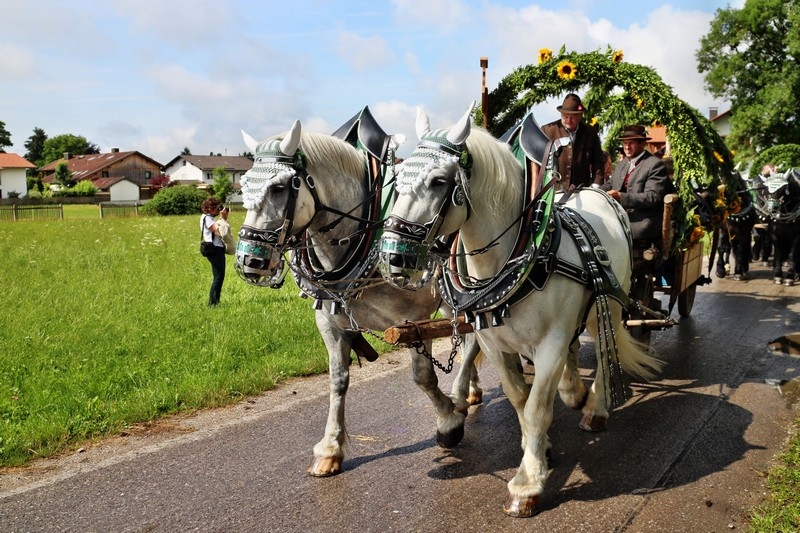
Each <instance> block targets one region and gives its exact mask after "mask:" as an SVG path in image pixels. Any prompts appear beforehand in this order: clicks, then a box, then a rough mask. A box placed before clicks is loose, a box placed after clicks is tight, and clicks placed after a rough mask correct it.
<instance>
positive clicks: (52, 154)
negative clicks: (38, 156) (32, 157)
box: [42, 133, 98, 165]
mask: <svg viewBox="0 0 800 533" xmlns="http://www.w3.org/2000/svg"><path fill="white" fill-rule="evenodd" d="M93 150H94V151H93ZM65 153H70V154H72V155H84V154H96V153H98V152H97V146H96V145H94V144H92V143H90V142H89V141H87V140H86V137H83V136H81V135H73V134H71V133H66V134H64V135H56V136H55V137H51V138H49V139H47V140H46V141H45V142H44V151H43V153H42V157H43V159H44V164H45V165H47V164H49V163H52V162H53V161H56V160H58V159H61V158H62V157H63V156H64V154H65Z"/></svg>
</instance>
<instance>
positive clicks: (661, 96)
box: [487, 47, 735, 246]
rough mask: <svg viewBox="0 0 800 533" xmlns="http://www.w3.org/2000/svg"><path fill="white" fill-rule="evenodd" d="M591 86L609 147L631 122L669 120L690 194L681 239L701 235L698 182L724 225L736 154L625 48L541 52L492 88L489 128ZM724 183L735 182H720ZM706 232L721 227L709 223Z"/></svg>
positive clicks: (597, 121) (592, 109)
mask: <svg viewBox="0 0 800 533" xmlns="http://www.w3.org/2000/svg"><path fill="white" fill-rule="evenodd" d="M581 89H586V94H585V96H584V97H583V98H582V99H583V103H584V105H585V106H586V108H587V112H586V114H585V118H586V120H587V121H588V122H589V124H590V125H592V126H594V127H595V128H597V129H598V130H600V131H603V130H605V132H606V139H607V141H606V145H607V147H610V146H614V145H616V144H617V141H616V140H615V138H616V137H617V136H618V133H619V132H620V130H621V129H622V128H623V127H624V126H625V125H627V124H644V125H657V126H661V125H663V126H665V127H666V131H667V139H668V141H669V146H670V155H671V156H672V157H673V160H674V165H675V167H674V168H675V177H676V186H677V189H678V194H679V196H680V197H681V199H682V200H683V201H682V202H681V207H680V208H679V212H678V213H676V215H675V216H676V217H677V218H678V220H680V221H681V228H680V230H679V235H680V236H679V238H678V239H676V245H678V246H680V245H683V244H685V242H686V241H685V239H686V238H689V237H691V236H694V237H691V238H692V239H693V240H694V239H696V238H697V236H698V235H702V232H697V231H694V228H696V227H697V225H698V222H697V217H695V216H694V211H693V209H694V208H693V207H692V206H694V205H695V197H694V194H693V188H694V187H695V186H697V185H699V186H702V187H704V188H708V190H709V192H710V196H711V197H712V198H711V201H712V202H714V205H715V206H717V208H718V209H719V210H720V211H722V212H723V213H719V214H720V216H719V217H716V218H715V219H714V220H715V222H714V223H716V224H718V222H719V220H720V219H721V216H722V215H723V214H724V211H725V210H726V209H727V207H728V206H729V205H731V202H732V201H733V199H734V197H735V195H734V194H733V192H731V193H730V196H731V197H730V198H726V197H725V196H724V195H725V191H726V190H728V191H734V190H735V187H734V186H733V181H732V171H733V161H732V155H731V153H730V151H729V150H728V148H727V146H726V145H725V142H724V141H723V140H722V138H721V137H720V136H719V134H718V133H717V131H716V129H715V128H714V127H713V126H712V125H711V123H710V122H709V121H708V119H706V118H705V117H704V116H702V115H701V114H700V113H699V112H698V111H697V110H696V109H695V108H693V107H691V106H690V105H688V104H687V103H686V102H684V101H683V100H681V99H680V98H678V97H677V96H676V95H675V93H674V92H673V90H672V88H671V87H670V86H668V85H666V84H665V83H664V82H663V80H662V79H661V77H660V76H659V75H658V74H657V73H656V72H655V71H654V70H653V69H651V68H650V67H645V66H642V65H636V64H632V63H625V62H624V61H623V53H622V51H621V50H617V51H614V50H612V49H611V47H609V48H608V49H607V50H606V51H605V52H600V51H595V52H589V53H578V52H567V51H566V50H565V48H564V47H562V48H561V50H560V51H559V52H558V53H557V54H555V55H554V54H553V52H552V51H551V50H548V49H542V50H540V51H539V61H538V64H537V65H524V66H521V67H519V68H517V69H516V70H514V71H513V72H511V73H510V74H509V75H508V76H506V77H505V78H503V79H502V80H501V81H500V83H499V84H498V86H497V88H496V89H495V90H494V91H492V92H491V93H490V94H489V113H490V114H491V119H490V120H488V122H487V126H488V129H489V131H490V132H491V133H492V134H494V135H496V136H499V135H502V134H503V133H504V132H505V131H507V130H508V129H509V128H511V127H513V126H514V124H515V123H516V122H517V121H519V120H521V119H522V118H524V116H525V114H526V113H527V112H528V110H529V109H530V108H531V107H533V106H534V105H536V104H539V103H541V102H544V101H545V100H548V99H549V98H553V97H556V96H559V95H561V94H564V93H567V92H576V93H577V92H579V91H580V90H581ZM719 185H729V187H722V188H720V187H719ZM718 200H719V201H718ZM704 229H705V230H706V231H710V230H712V229H714V227H707V228H704Z"/></svg>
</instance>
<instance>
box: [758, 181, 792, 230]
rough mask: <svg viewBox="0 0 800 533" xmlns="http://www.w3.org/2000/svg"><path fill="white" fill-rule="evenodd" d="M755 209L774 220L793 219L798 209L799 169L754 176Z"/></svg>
mask: <svg viewBox="0 0 800 533" xmlns="http://www.w3.org/2000/svg"><path fill="white" fill-rule="evenodd" d="M755 189H756V197H757V199H758V201H757V206H756V207H757V209H758V211H759V213H760V214H761V215H762V216H764V217H767V218H769V219H771V220H774V221H776V222H785V221H789V220H795V219H796V218H797V217H798V211H800V170H798V169H795V168H790V169H789V170H787V171H786V172H777V173H771V174H769V175H759V176H758V178H756V186H755Z"/></svg>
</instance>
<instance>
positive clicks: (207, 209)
mask: <svg viewBox="0 0 800 533" xmlns="http://www.w3.org/2000/svg"><path fill="white" fill-rule="evenodd" d="M202 210H203V214H202V215H200V228H201V230H202V232H203V241H204V242H213V243H214V253H213V254H211V255H209V256H207V259H208V262H209V263H211V274H212V276H213V278H212V280H211V290H210V291H209V293H208V305H209V307H212V306H215V305H217V304H218V303H219V296H220V293H221V292H222V283H223V282H224V281H225V245H224V244H223V242H222V237H221V236H220V232H219V228H218V227H217V223H216V221H215V220H214V217H215V216H217V215H219V216H220V217H222V219H224V220H228V209H227V208H226V207H223V206H222V202H220V200H219V198H214V197H211V198H207V199H206V200H204V201H203V205H202Z"/></svg>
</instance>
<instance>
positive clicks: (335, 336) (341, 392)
mask: <svg viewBox="0 0 800 533" xmlns="http://www.w3.org/2000/svg"><path fill="white" fill-rule="evenodd" d="M316 321H317V327H318V328H319V332H320V334H321V335H322V339H323V341H324V342H325V346H326V347H327V348H328V367H329V369H328V375H329V396H328V421H327V423H326V424H325V436H324V437H322V440H320V441H319V442H318V443H317V444H315V445H314V458H313V459H312V462H311V465H309V467H308V473H309V474H310V475H312V476H315V477H326V476H333V475H336V474H338V473H340V472H341V471H342V462H343V461H344V448H345V442H346V440H347V431H346V429H345V419H344V404H345V395H346V394H347V389H348V387H349V386H350V349H351V342H352V340H351V339H350V338H349V337H348V336H347V335H345V334H344V333H343V332H342V331H340V330H339V329H337V328H335V327H334V326H333V325H332V324H331V323H330V322H328V320H327V318H325V317H324V316H323V315H322V312H321V311H320V312H317V313H316Z"/></svg>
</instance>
